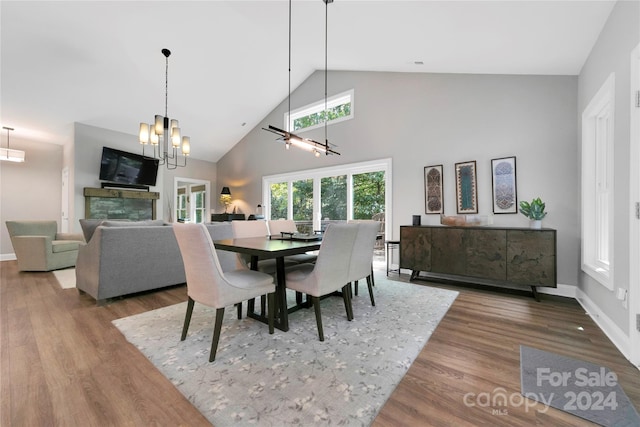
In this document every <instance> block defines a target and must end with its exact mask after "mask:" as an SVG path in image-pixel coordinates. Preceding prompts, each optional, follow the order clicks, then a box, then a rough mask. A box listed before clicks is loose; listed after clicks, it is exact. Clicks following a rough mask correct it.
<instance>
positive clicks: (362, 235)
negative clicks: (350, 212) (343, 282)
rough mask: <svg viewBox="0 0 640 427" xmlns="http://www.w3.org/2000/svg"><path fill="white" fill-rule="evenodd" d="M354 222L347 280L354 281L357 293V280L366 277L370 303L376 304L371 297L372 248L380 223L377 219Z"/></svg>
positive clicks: (356, 292)
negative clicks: (354, 239) (354, 240)
mask: <svg viewBox="0 0 640 427" xmlns="http://www.w3.org/2000/svg"><path fill="white" fill-rule="evenodd" d="M355 224H357V225H358V235H357V236H356V242H355V244H354V245H353V253H352V254H351V264H350V266H349V282H353V283H354V286H355V294H356V295H358V281H359V280H360V279H366V280H367V287H368V288H369V299H371V305H376V302H375V299H374V297H373V250H374V248H375V245H376V239H377V236H378V232H379V231H380V224H379V223H378V221H362V222H357V223H355Z"/></svg>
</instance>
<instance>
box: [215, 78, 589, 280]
mask: <svg viewBox="0 0 640 427" xmlns="http://www.w3.org/2000/svg"><path fill="white" fill-rule="evenodd" d="M328 82H329V89H328V94H329V96H331V95H334V94H337V93H340V92H343V91H346V90H348V89H352V88H353V89H354V90H355V103H354V111H355V118H354V119H353V120H347V121H344V122H341V123H337V124H335V125H332V126H329V128H328V136H329V141H331V142H333V143H335V144H338V148H337V151H338V152H340V153H341V155H340V156H329V157H325V156H321V157H320V158H315V157H314V156H312V155H310V154H309V153H307V152H304V151H301V150H296V149H294V148H292V149H290V150H289V151H285V149H284V146H283V145H282V144H281V143H278V142H275V135H273V134H271V133H268V132H266V131H263V130H261V129H260V128H261V127H266V126H267V125H268V124H272V125H274V126H277V127H283V126H284V125H283V114H284V112H285V111H286V108H287V100H286V99H285V100H284V101H283V102H282V104H281V105H280V106H279V107H277V108H276V109H275V110H274V111H273V112H272V113H271V114H269V115H268V116H267V117H266V118H265V119H264V121H263V122H262V123H261V124H260V125H259V126H257V127H256V128H255V129H253V130H252V131H251V132H250V133H249V134H248V135H247V136H246V137H245V138H244V139H243V140H242V141H240V143H239V144H237V145H236V146H235V147H234V148H233V149H232V150H231V151H230V152H229V153H227V155H225V156H224V157H223V158H222V159H221V160H220V161H219V162H218V186H223V185H227V186H229V187H230V189H231V193H232V196H233V199H234V201H235V203H236V205H239V206H243V207H244V208H245V209H248V210H247V211H245V210H243V212H249V213H252V209H254V207H255V206H256V204H257V203H259V202H260V201H261V200H262V194H261V178H262V176H263V175H272V174H276V173H281V172H289V171H297V170H304V169H310V168H318V167H323V166H330V165H337V164H346V163H354V162H359V161H366V160H373V159H380V158H386V157H390V158H392V161H393V173H394V176H393V197H394V200H393V212H392V216H393V219H394V223H393V224H391V229H392V233H393V236H392V237H394V238H398V237H399V227H400V225H405V224H410V223H411V219H412V215H417V214H421V215H422V223H423V224H434V223H437V222H438V221H439V217H438V216H434V215H425V214H424V184H423V173H424V167H425V166H427V165H434V164H443V165H444V179H445V182H444V202H445V213H446V214H447V215H455V214H456V207H455V206H456V205H455V182H454V164H455V163H456V162H463V161H469V160H475V161H476V162H477V172H478V206H479V213H480V214H490V213H491V212H492V198H491V166H490V165H491V159H493V158H499V157H506V156H516V161H517V186H518V198H519V199H520V200H525V199H526V200H531V199H532V198H534V197H538V196H540V197H542V199H543V200H544V201H545V202H546V203H547V210H548V211H549V215H548V216H547V218H546V219H545V221H544V226H545V227H550V228H555V229H557V230H558V282H559V283H561V284H566V285H574V286H575V285H576V284H577V283H578V269H579V242H578V238H579V234H578V232H579V229H578V224H577V220H576V218H578V216H579V206H578V191H579V188H580V186H579V182H578V164H577V159H578V157H577V133H576V117H577V77H575V76H514V75H465V74H422V73H420V74H419V73H415V74H408V73H382V72H347V71H339V72H330V73H329V77H328ZM323 96H324V73H323V72H322V71H321V72H316V73H314V74H313V75H312V76H311V77H310V78H309V79H308V80H307V81H305V82H304V83H303V84H302V85H301V86H300V87H299V88H298V89H297V90H296V91H295V92H293V94H292V98H291V107H292V109H295V108H298V107H300V106H302V105H305V104H308V103H310V102H312V101H317V100H319V99H322V98H323ZM301 136H305V137H310V138H313V139H315V140H318V141H322V140H324V130H323V129H318V130H312V131H309V132H306V133H303V134H301ZM494 224H495V225H498V226H524V227H527V226H528V221H527V219H526V218H525V217H524V216H523V215H521V214H509V215H504V214H502V215H496V216H495V217H494Z"/></svg>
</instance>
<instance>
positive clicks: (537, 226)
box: [531, 219, 542, 230]
mask: <svg viewBox="0 0 640 427" xmlns="http://www.w3.org/2000/svg"><path fill="white" fill-rule="evenodd" d="M531 228H532V229H534V230H540V229H541V228H542V220H540V219H532V220H531Z"/></svg>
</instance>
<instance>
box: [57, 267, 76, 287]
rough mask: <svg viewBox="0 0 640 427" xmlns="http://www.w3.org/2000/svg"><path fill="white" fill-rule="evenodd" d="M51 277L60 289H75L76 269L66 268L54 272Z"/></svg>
mask: <svg viewBox="0 0 640 427" xmlns="http://www.w3.org/2000/svg"><path fill="white" fill-rule="evenodd" d="M53 275H54V276H56V280H57V281H58V284H59V285H60V287H61V288H62V289H71V288H75V287H76V269H75V268H66V269H64V270H54V271H53Z"/></svg>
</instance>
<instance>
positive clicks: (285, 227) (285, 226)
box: [267, 219, 318, 263]
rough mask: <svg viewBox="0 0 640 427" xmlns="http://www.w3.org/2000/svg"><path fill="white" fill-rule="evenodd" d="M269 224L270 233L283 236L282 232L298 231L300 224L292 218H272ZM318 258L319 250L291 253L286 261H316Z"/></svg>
mask: <svg viewBox="0 0 640 427" xmlns="http://www.w3.org/2000/svg"><path fill="white" fill-rule="evenodd" d="M267 226H268V227H269V235H270V236H272V237H273V236H276V237H281V236H282V233H297V232H298V226H297V225H296V222H295V221H294V220H292V219H270V220H269V221H267ZM317 258H318V254H317V251H313V252H307V253H304V254H298V255H291V256H288V257H286V258H285V261H287V260H289V261H294V262H298V263H304V262H311V263H313V262H316V259H317Z"/></svg>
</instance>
